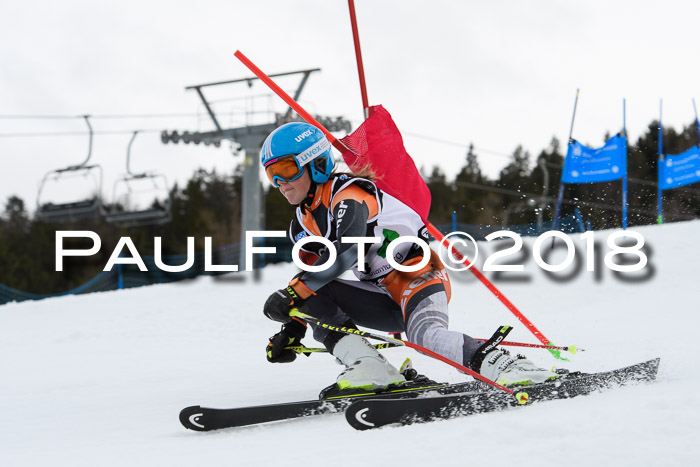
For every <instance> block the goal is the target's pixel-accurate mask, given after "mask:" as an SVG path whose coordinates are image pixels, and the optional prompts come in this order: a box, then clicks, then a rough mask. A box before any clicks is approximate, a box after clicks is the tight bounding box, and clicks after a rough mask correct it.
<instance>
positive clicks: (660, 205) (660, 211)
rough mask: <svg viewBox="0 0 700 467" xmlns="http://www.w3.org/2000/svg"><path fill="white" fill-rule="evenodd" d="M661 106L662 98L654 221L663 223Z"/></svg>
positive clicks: (660, 110)
mask: <svg viewBox="0 0 700 467" xmlns="http://www.w3.org/2000/svg"><path fill="white" fill-rule="evenodd" d="M662 106H663V100H662V99H659V160H658V163H657V168H656V169H657V170H656V181H657V190H656V192H657V193H656V203H657V205H658V215H657V217H656V223H657V224H663V223H664V213H663V200H662V198H661V164H663V163H664V149H663V148H664V143H663V139H664V132H663V126H662V124H661V115H662Z"/></svg>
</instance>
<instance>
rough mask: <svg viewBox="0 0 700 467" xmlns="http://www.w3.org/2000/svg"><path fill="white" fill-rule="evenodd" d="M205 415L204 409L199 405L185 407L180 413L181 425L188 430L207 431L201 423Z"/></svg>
mask: <svg viewBox="0 0 700 467" xmlns="http://www.w3.org/2000/svg"><path fill="white" fill-rule="evenodd" d="M203 415H204V413H203V412H202V407H201V406H199V405H193V406H190V407H185V408H184V409H182V410H181V411H180V423H182V426H184V427H185V428H187V429H188V430H194V431H207V428H206V427H205V426H204V425H202V424H201V423H200V421H201V420H200V419H201V417H202V416H203Z"/></svg>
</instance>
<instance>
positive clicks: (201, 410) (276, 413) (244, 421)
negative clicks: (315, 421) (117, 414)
mask: <svg viewBox="0 0 700 467" xmlns="http://www.w3.org/2000/svg"><path fill="white" fill-rule="evenodd" d="M430 386H433V387H430ZM485 387H486V385H485V384H484V383H481V382H480V381H470V382H466V383H458V384H438V385H428V387H424V388H419V389H416V388H412V389H408V390H401V389H396V390H394V391H393V392H381V393H371V394H368V393H364V394H357V395H354V396H352V397H342V398H337V399H322V400H308V401H299V402H287V403H281V404H270V405H257V406H250V407H237V408H232V409H215V408H208V407H201V406H198V405H195V406H192V407H187V408H184V409H182V411H181V412H180V423H182V425H183V426H184V427H185V428H189V429H190V430H195V431H211V430H219V429H221V428H233V427H239V426H247V425H256V424H258V423H267V422H275V421H279V420H289V419H294V418H300V417H310V416H314V415H323V414H329V413H339V412H343V411H344V410H345V409H346V408H347V407H348V406H349V405H350V404H352V403H353V402H354V401H357V400H366V399H373V398H381V397H391V398H409V397H417V396H418V395H419V394H423V393H425V392H434V393H435V394H438V395H443V394H454V393H457V392H471V391H477V390H482V389H484V388H485Z"/></svg>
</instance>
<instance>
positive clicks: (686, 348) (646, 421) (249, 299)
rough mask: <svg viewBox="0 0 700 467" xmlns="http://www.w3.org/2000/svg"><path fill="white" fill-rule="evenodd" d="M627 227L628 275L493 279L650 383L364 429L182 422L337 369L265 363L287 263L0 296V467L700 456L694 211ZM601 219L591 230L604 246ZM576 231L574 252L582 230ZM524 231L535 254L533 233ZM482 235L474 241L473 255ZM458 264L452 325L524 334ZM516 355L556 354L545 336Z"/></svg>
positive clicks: (540, 316)
mask: <svg viewBox="0 0 700 467" xmlns="http://www.w3.org/2000/svg"><path fill="white" fill-rule="evenodd" d="M635 230H637V231H638V232H641V233H642V234H643V235H644V237H645V239H646V242H647V245H648V248H649V252H650V264H649V265H648V266H647V268H646V269H645V270H644V271H643V273H642V275H641V280H640V281H638V282H627V281H622V280H620V279H619V278H616V277H615V276H614V275H613V274H612V273H611V271H610V270H608V269H606V268H604V267H603V266H601V265H600V264H599V265H597V270H598V271H599V272H600V277H598V279H596V273H591V272H586V271H585V267H584V268H583V269H582V270H580V271H579V272H578V273H574V274H572V278H570V279H569V280H566V281H559V282H557V281H554V280H552V279H550V278H548V277H546V276H545V275H544V274H543V273H542V272H541V271H540V270H539V268H538V267H537V266H536V265H535V263H534V261H533V260H532V258H531V256H530V257H529V259H527V260H526V261H525V272H524V273H507V274H504V275H503V276H504V277H506V278H508V277H516V278H517V277H522V276H523V275H525V276H527V277H526V279H527V280H524V281H523V280H517V281H503V280H501V281H499V282H497V286H499V288H500V289H501V290H502V291H503V292H504V294H505V295H506V296H507V297H509V298H510V300H511V301H512V302H513V303H515V304H516V306H518V307H519V308H520V310H522V312H523V313H524V314H525V315H526V316H527V317H528V318H529V319H530V320H531V321H532V322H533V323H534V324H535V325H536V326H537V327H538V328H539V329H540V330H541V331H542V332H543V333H544V334H545V335H546V336H547V337H549V338H550V339H552V340H553V341H554V342H555V343H557V344H560V345H578V346H580V347H583V348H584V349H586V351H585V352H583V353H578V354H576V355H574V356H572V357H571V362H569V363H567V364H565V365H564V366H568V367H569V368H572V369H578V370H584V371H596V370H606V369H612V368H616V367H619V366H623V365H627V364H632V363H636V362H639V361H643V360H647V359H650V358H653V357H661V367H660V372H659V380H658V382H656V383H654V384H650V385H640V386H633V387H628V388H624V389H619V390H615V391H610V392H606V393H603V394H594V395H591V396H588V397H581V398H577V399H572V400H565V401H554V402H547V403H542V404H540V405H534V406H530V407H528V408H524V409H520V410H510V411H506V412H500V413H490V414H482V415H475V416H471V417H466V418H461V419H456V420H450V421H442V422H435V423H429V424H422V425H413V426H408V427H401V428H395V427H388V428H384V429H381V430H374V431H370V432H358V431H355V430H354V429H352V428H351V427H350V426H349V425H348V424H347V423H346V422H345V419H344V417H343V416H342V415H330V416H322V417H316V418H307V419H304V420H297V421H289V422H282V423H274V424H268V425H265V426H257V427H245V428H238V429H229V430H222V431H218V432H212V433H197V432H193V431H188V430H185V429H184V428H183V427H182V426H181V425H180V423H179V421H178V413H179V411H180V409H182V408H183V407H185V406H189V405H197V404H200V405H204V406H213V407H217V406H220V407H231V406H241V405H251V404H265V403H272V402H282V401H292V400H298V399H310V398H315V397H316V395H317V393H318V391H319V390H320V389H321V388H322V387H324V386H326V385H327V384H329V383H331V382H332V381H334V378H335V376H336V374H337V373H338V372H339V371H340V369H341V368H340V367H339V366H337V365H336V364H335V363H334V361H333V359H332V358H330V357H329V356H328V355H320V354H319V355H313V356H312V357H309V358H306V357H301V358H299V359H297V361H296V362H295V363H294V364H286V365H282V364H277V365H272V364H269V363H267V362H266V360H265V356H264V351H263V349H264V347H265V344H266V343H267V338H268V337H269V336H270V335H272V334H273V333H274V332H276V330H277V325H276V324H275V323H272V322H270V321H268V320H267V319H265V318H264V317H263V315H262V313H261V307H262V304H263V303H264V300H265V299H266V297H267V296H268V295H269V293H270V292H272V291H273V290H275V289H276V288H279V287H280V286H282V285H283V284H285V283H286V282H287V281H288V280H289V278H290V277H291V276H292V275H293V274H294V273H295V269H294V267H293V266H291V265H288V264H285V265H275V266H270V267H268V268H265V270H264V273H263V280H261V281H260V282H254V281H253V280H252V277H250V275H247V274H242V275H241V276H242V277H243V278H244V279H245V280H243V281H235V280H232V279H230V278H228V277H227V278H226V279H219V280H215V279H213V278H211V277H203V278H200V279H197V280H194V281H191V282H187V283H177V284H168V285H157V286H151V287H143V288H138V289H130V290H122V291H115V292H104V293H95V294H90V295H82V296H69V297H62V298H53V299H47V300H42V301H36V302H23V303H12V304H8V305H5V306H3V307H0V404H1V406H2V418H1V419H0V465H1V466H26V465H75V466H83V465H85V466H94V465H100V466H110V465H118V466H122V465H174V466H180V465H183V466H184V465H188V466H189V465H200V464H204V465H237V466H239V465H240V466H248V465H270V464H273V465H298V466H301V465H303V466H324V467H327V466H328V465H341V466H343V465H358V464H361V465H390V464H395V463H401V464H403V465H422V466H426V465H434V466H438V465H439V466H451V465H455V466H476V465H484V464H485V463H487V462H488V463H489V464H504V465H514V464H515V465H539V466H547V465H557V466H579V465H581V466H583V465H586V466H588V465H595V466H600V465H616V466H619V465H634V466H647V465H651V466H655V465H696V464H695V462H697V459H698V458H699V457H700V448H699V447H698V435H699V434H700V422H699V420H700V418H699V417H698V415H699V412H700V403H699V402H698V396H697V395H696V394H695V392H694V390H695V389H696V388H698V387H700V376H699V375H700V372H698V364H697V352H696V346H695V345H694V344H695V342H694V341H695V332H697V329H698V328H700V326H699V324H700V310H699V308H700V307H698V305H697V293H698V289H697V288H696V287H698V285H699V281H698V278H699V276H698V273H697V267H698V266H697V265H698V263H699V262H700V249H699V248H698V246H697V243H696V241H697V239H698V238H700V222H698V221H694V222H688V223H679V224H669V225H664V226H650V227H644V228H637V229H635ZM609 233H610V232H596V239H597V241H599V243H600V245H599V246H600V247H601V248H602V250H601V251H602V252H603V253H605V252H606V251H607V247H606V246H605V243H604V241H605V238H606V236H607V235H608V234H609ZM572 238H574V239H575V242H576V245H577V247H578V252H577V255H578V257H579V258H581V259H584V254H583V245H584V243H583V241H581V240H580V239H578V236H573V237H572ZM525 245H526V246H527V247H528V248H529V250H528V251H531V248H532V245H533V239H526V241H525ZM491 247H493V245H486V244H483V243H482V244H480V251H481V253H482V258H483V256H485V255H484V253H485V252H486V251H488V249H489V248H491ZM555 251H558V250H555ZM551 262H552V263H554V262H556V259H555V258H553V259H552V260H551ZM566 273H567V271H565V272H563V273H558V274H559V275H565V274H566ZM488 276H489V277H493V276H494V273H489V274H488ZM627 276H635V277H639V276H640V275H639V274H627ZM452 278H453V279H452V280H453V297H452V302H451V325H452V328H453V329H459V330H465V331H466V330H468V332H469V333H471V335H473V336H475V337H488V336H489V335H490V334H491V333H492V332H493V331H494V330H495V329H496V327H497V326H498V325H500V324H513V325H515V326H516V330H515V331H514V332H513V333H512V334H511V337H510V338H511V339H512V340H521V341H529V342H536V340H535V338H534V337H532V336H531V335H530V334H529V332H528V331H527V330H526V329H525V328H524V326H522V325H521V324H520V323H518V321H517V320H516V319H515V318H514V317H513V315H512V314H510V312H509V311H508V310H507V309H506V308H505V307H504V306H503V305H502V304H501V303H500V302H498V301H497V300H496V299H495V298H494V297H493V296H492V295H491V294H490V292H488V291H487V290H486V288H485V287H483V286H482V285H481V284H479V283H477V282H476V281H475V280H474V279H473V278H472V277H471V274H470V273H460V274H454V275H453V276H452ZM306 343H307V344H312V343H313V341H312V340H311V339H310V338H307V339H306ZM524 353H526V354H527V355H528V356H529V357H530V358H531V359H533V360H535V361H536V362H538V363H541V364H543V365H557V364H559V362H557V361H556V360H554V359H553V358H552V357H551V356H550V355H549V354H548V353H547V352H545V351H542V350H532V349H528V352H524ZM385 354H386V355H387V357H388V358H389V359H390V360H391V361H392V362H394V363H395V364H397V365H399V364H400V363H401V362H402V361H403V359H404V358H405V357H407V356H410V357H411V358H412V359H413V361H414V364H415V366H416V367H417V368H418V369H419V370H421V372H423V373H426V374H428V375H429V376H431V377H432V378H434V379H437V380H448V381H461V380H464V379H465V378H466V377H465V376H463V375H461V374H459V373H458V372H457V371H456V370H453V369H452V368H451V367H449V366H446V365H445V364H443V363H440V362H437V361H434V360H431V359H430V358H428V357H425V356H423V355H420V354H417V353H415V352H413V351H411V350H410V349H401V348H399V349H389V350H387V351H386V353H385Z"/></svg>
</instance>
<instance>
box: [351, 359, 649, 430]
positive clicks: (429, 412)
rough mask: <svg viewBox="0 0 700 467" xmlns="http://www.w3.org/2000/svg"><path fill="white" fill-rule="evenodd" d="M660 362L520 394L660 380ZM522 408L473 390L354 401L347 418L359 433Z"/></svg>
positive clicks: (535, 397) (537, 397) (565, 379)
mask: <svg viewBox="0 0 700 467" xmlns="http://www.w3.org/2000/svg"><path fill="white" fill-rule="evenodd" d="M659 361H660V359H658V358H656V359H653V360H649V361H647V362H643V363H638V364H636V365H631V366H628V367H625V368H620V369H617V370H611V371H605V372H600V373H589V374H587V373H570V374H568V375H563V376H561V377H560V378H558V379H557V380H556V381H551V382H546V383H541V384H536V385H532V386H527V387H523V388H522V390H520V391H519V392H518V394H520V395H524V396H525V399H527V401H528V402H527V405H530V404H531V403H533V402H540V401H546V400H554V399H567V398H571V397H576V396H581V395H585V394H590V393H592V392H596V391H603V390H606V389H612V388H615V387H619V386H624V385H626V384H629V383H635V382H648V381H653V380H655V379H656V374H657V371H658V368H659ZM519 405H521V404H520V403H519V402H518V400H516V398H515V397H513V395H511V394H508V393H505V392H501V391H494V390H486V391H479V390H477V391H473V392H465V393H458V394H453V395H438V396H436V397H416V398H411V399H398V398H391V397H387V398H382V399H367V400H360V401H353V403H352V404H351V405H350V406H349V407H348V408H347V409H346V411H345V417H346V419H347V421H348V423H350V425H351V426H352V427H353V428H355V429H357V430H369V429H373V428H379V427H381V426H385V425H391V424H398V425H410V424H412V423H423V422H429V421H433V420H444V419H449V418H455V417H461V416H466V415H472V414H477V413H484V412H492V411H497V410H504V409H507V408H510V407H516V406H519Z"/></svg>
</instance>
